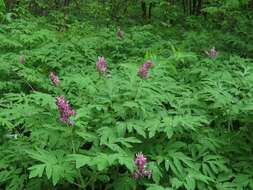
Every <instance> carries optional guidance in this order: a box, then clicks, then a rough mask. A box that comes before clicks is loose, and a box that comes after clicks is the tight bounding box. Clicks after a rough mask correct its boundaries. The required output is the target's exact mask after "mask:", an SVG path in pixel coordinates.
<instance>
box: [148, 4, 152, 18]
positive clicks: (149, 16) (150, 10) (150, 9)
mask: <svg viewBox="0 0 253 190" xmlns="http://www.w3.org/2000/svg"><path fill="white" fill-rule="evenodd" d="M152 7H153V3H150V4H149V8H148V19H151V16H152V15H151V14H152Z"/></svg>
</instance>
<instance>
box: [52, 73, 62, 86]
mask: <svg viewBox="0 0 253 190" xmlns="http://www.w3.org/2000/svg"><path fill="white" fill-rule="evenodd" d="M50 79H51V81H52V83H53V85H55V86H58V85H59V83H60V81H59V79H58V76H57V75H56V74H55V73H54V72H51V73H50Z"/></svg>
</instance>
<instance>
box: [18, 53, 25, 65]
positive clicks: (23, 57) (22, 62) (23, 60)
mask: <svg viewBox="0 0 253 190" xmlns="http://www.w3.org/2000/svg"><path fill="white" fill-rule="evenodd" d="M19 64H21V65H23V64H25V56H24V55H23V54H22V55H20V56H19Z"/></svg>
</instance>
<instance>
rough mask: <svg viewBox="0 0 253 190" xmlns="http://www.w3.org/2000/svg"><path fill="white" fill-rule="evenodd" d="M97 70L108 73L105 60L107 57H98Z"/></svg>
mask: <svg viewBox="0 0 253 190" xmlns="http://www.w3.org/2000/svg"><path fill="white" fill-rule="evenodd" d="M97 70H98V71H99V72H100V73H106V70H107V65H106V62H105V58H104V57H98V61H97Z"/></svg>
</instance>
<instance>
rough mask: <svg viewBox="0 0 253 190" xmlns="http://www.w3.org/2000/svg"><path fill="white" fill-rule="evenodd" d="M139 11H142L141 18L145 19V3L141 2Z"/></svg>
mask: <svg viewBox="0 0 253 190" xmlns="http://www.w3.org/2000/svg"><path fill="white" fill-rule="evenodd" d="M141 9H142V18H144V19H146V18H147V8H146V3H145V2H144V1H141Z"/></svg>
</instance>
